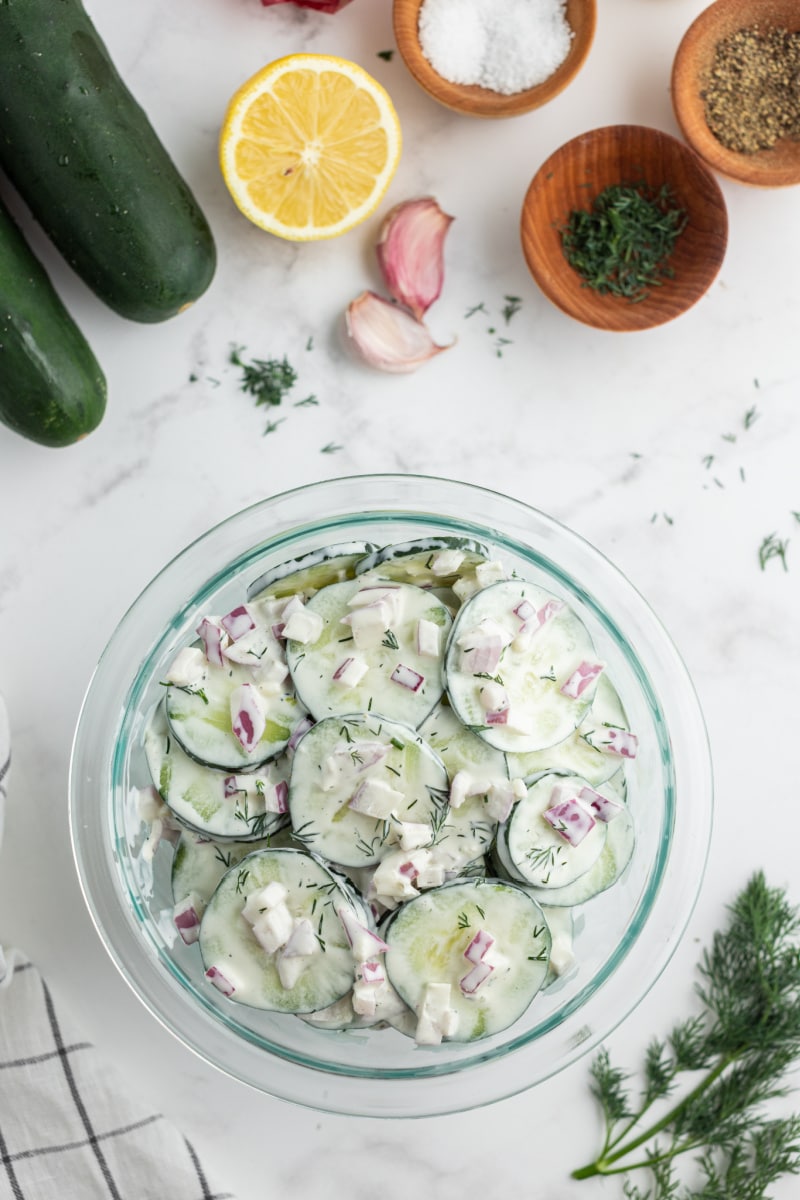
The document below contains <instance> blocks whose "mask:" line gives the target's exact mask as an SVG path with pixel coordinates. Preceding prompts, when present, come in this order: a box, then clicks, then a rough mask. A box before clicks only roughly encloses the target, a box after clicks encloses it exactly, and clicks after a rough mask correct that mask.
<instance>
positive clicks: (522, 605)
mask: <svg viewBox="0 0 800 1200" xmlns="http://www.w3.org/2000/svg"><path fill="white" fill-rule="evenodd" d="M514 616H516V617H519V619H520V621H522V622H523V624H524V623H525V622H526V621H530V619H531V617H534V616H536V609H535V608H534V607H533V605H532V604H531V602H530V600H520V602H519V604H518V605H517V607H516V608H515V609H514Z"/></svg>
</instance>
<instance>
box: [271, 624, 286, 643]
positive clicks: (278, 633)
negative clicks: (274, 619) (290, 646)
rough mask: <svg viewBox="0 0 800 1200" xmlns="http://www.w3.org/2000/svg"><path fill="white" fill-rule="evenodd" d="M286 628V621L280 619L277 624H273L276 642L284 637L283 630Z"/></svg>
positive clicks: (273, 634)
mask: <svg viewBox="0 0 800 1200" xmlns="http://www.w3.org/2000/svg"><path fill="white" fill-rule="evenodd" d="M285 628H286V622H285V621H279V622H278V624H277V625H273V626H272V636H273V637H274V638H275V641H276V642H279V641H281V639H282V638H284V633H283V631H284V629H285ZM284 640H285V639H284Z"/></svg>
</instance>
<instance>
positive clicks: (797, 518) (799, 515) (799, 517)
mask: <svg viewBox="0 0 800 1200" xmlns="http://www.w3.org/2000/svg"><path fill="white" fill-rule="evenodd" d="M792 516H793V517H794V519H795V521H800V512H795V511H794V509H792Z"/></svg>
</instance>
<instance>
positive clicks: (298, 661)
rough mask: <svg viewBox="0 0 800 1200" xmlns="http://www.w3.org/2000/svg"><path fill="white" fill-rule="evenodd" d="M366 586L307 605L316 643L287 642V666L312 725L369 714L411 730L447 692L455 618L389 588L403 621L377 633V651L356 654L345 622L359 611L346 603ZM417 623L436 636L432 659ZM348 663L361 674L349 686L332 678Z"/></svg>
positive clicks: (348, 585)
mask: <svg viewBox="0 0 800 1200" xmlns="http://www.w3.org/2000/svg"><path fill="white" fill-rule="evenodd" d="M367 586H369V585H367V584H365V583H363V581H362V580H360V579H359V580H353V581H348V582H345V583H333V584H330V586H329V587H326V588H323V589H322V591H320V592H317V594H316V595H315V596H313V597H312V598H311V599H310V600H309V601H308V604H307V605H306V609H307V611H309V612H314V613H317V614H318V615H319V616H320V617H321V618H322V620H323V623H324V624H323V629H322V633H321V634H320V636H319V637H318V638H317V640H316V641H315V642H313V643H308V644H303V643H301V642H297V641H289V642H287V646H286V661H287V663H288V665H289V671H290V673H291V676H292V680H293V681H294V686H295V689H296V691H297V694H298V696H299V697H300V699H301V701H302V703H303V704H304V705H305V706H306V707H307V708H308V710H309V712H310V713H311V714H312V716H314V717H315V718H316V719H317V720H321V719H322V718H323V717H327V716H330V715H331V714H333V713H352V712H373V711H374V712H381V713H383V714H384V715H385V716H387V717H389V718H390V719H391V720H395V721H401V722H402V723H403V724H405V725H411V726H414V727H416V726H417V725H419V724H420V722H421V721H423V720H424V718H425V717H426V716H427V715H428V713H429V712H430V710H431V709H432V708H433V706H434V704H436V702H437V701H438V700H439V698H440V697H441V695H442V692H443V691H444V677H443V672H442V650H443V647H444V643H445V640H446V638H447V634H448V633H449V630H450V626H451V623H452V619H451V617H450V614H449V612H448V611H447V609H446V608H445V607H444V605H443V604H441V603H440V602H439V601H438V600H436V599H435V598H434V597H432V596H430V595H429V594H428V593H427V592H425V591H423V590H422V589H421V588H416V587H412V586H411V585H410V584H406V583H400V584H392V585H391V591H392V593H393V595H396V596H397V606H398V608H399V610H400V615H399V616H398V618H397V619H396V620H395V621H394V622H393V624H392V628H391V629H389V628H387V629H386V630H385V631H383V632H381V631H379V633H378V635H377V636H378V637H379V638H380V640H379V641H378V643H377V645H370V646H368V647H366V648H364V647H362V648H361V649H357V648H356V647H355V643H354V641H353V635H352V634H351V630H350V626H349V625H348V624H345V623H343V618H345V617H348V616H351V615H352V614H353V613H354V611H355V610H356V608H358V607H360V606H359V605H357V604H352V605H351V604H349V603H348V602H349V601H352V600H353V599H354V598H355V597H356V596H357V594H359V593H361V592H363V591H364V589H365V588H366V587H367ZM364 607H366V606H364ZM362 611H363V608H362ZM420 621H426V622H428V623H429V625H432V626H435V628H436V629H437V630H438V645H439V649H438V652H437V651H434V653H433V654H432V655H430V654H420V653H419V650H418V640H417V639H418V627H419V623H420ZM348 660H355V661H356V662H357V663H358V664H359V667H363V668H364V673H363V674H362V675H361V676H360V677H359V678H358V679H357V680H356V681H353V682H348V681H347V680H346V676H345V677H344V678H340V679H338V680H337V679H335V678H334V676H335V675H336V673H337V671H338V672H340V673H341V672H342V670H343V669H344V668H345V666H346V664H347V662H348ZM409 673H410V674H409ZM392 676H394V678H392Z"/></svg>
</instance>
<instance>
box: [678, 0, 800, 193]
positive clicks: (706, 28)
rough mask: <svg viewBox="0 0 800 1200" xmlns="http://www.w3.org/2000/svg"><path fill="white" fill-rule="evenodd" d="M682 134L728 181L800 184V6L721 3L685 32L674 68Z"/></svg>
mask: <svg viewBox="0 0 800 1200" xmlns="http://www.w3.org/2000/svg"><path fill="white" fill-rule="evenodd" d="M672 103H673V107H674V109H675V116H676V117H677V120H678V124H679V125H680V128H681V132H682V133H683V136H684V137H685V138H686V140H687V142H688V143H689V145H690V146H692V147H693V148H694V149H695V150H696V151H697V153H698V154H700V155H701V156H702V158H703V159H705V161H706V162H707V163H708V164H709V165H710V166H711V167H713V168H714V170H716V171H719V172H720V173H721V174H723V175H726V176H727V177H728V178H730V179H735V180H737V181H738V182H739V183H749V184H755V185H757V186H761V187H786V186H788V185H790V184H797V183H800V3H798V0H716V3H714V4H711V5H710V6H709V7H708V8H706V9H705V10H704V11H703V12H702V13H701V14H700V16H699V17H698V18H697V19H696V20H695V21H694V23H693V24H692V25H690V27H689V29H688V30H687V31H686V33H685V35H684V37H683V39H682V41H681V43H680V46H679V47H678V52H677V54H676V55H675V60H674V63H673V67H672Z"/></svg>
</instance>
